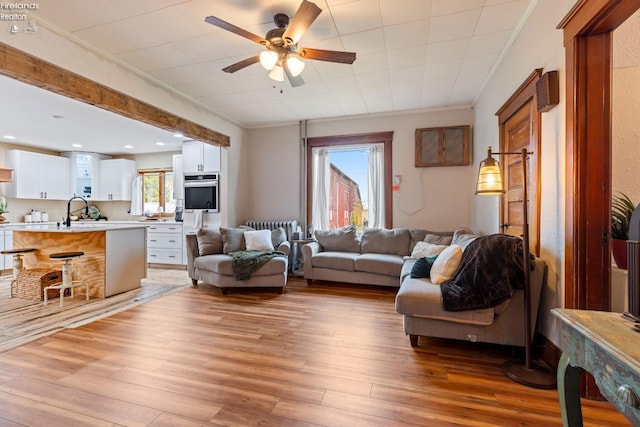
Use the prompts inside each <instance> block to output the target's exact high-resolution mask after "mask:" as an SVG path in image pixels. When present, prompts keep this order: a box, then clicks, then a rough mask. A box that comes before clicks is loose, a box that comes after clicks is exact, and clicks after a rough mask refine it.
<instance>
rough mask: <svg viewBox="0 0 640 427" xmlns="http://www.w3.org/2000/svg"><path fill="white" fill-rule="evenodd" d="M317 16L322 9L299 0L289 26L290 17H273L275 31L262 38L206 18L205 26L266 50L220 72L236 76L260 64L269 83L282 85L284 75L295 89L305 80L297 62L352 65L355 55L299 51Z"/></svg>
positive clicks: (213, 18)
mask: <svg viewBox="0 0 640 427" xmlns="http://www.w3.org/2000/svg"><path fill="white" fill-rule="evenodd" d="M320 12H322V9H320V8H319V7H318V6H316V5H315V3H312V2H310V1H307V0H302V3H301V4H300V7H298V11H297V12H296V14H295V15H294V16H293V18H292V19H291V22H289V17H288V16H287V15H285V14H284V13H278V14H276V15H275V16H274V17H273V22H274V23H275V24H276V27H277V28H274V29H272V30H270V31H269V32H267V34H266V35H265V37H264V38H262V37H260V36H258V35H256V34H253V33H251V32H249V31H246V30H243V29H242V28H240V27H236V26H235V25H233V24H230V23H228V22H226V21H223V20H222V19H220V18H217V17H215V16H208V17H206V18H205V22H208V23H209V24H211V25H215V26H216V27H219V28H222V29H223V30H227V31H231V32H232V33H235V34H237V35H239V36H242V37H245V38H247V39H249V40H251V41H253V42H256V43H259V44H261V45H263V46H264V47H265V48H266V50H264V51H262V52H261V53H260V54H258V55H255V56H252V57H250V58H246V59H243V60H242V61H240V62H236V63H235V64H232V65H229V66H228V67H225V68H223V69H222V71H225V72H227V73H235V72H236V71H238V70H241V69H243V68H245V67H248V66H249V65H252V64H255V63H256V62H260V64H261V65H262V66H263V67H264V68H266V69H267V70H270V72H269V77H271V79H273V80H277V81H284V76H285V75H286V76H287V78H288V79H289V83H291V86H293V87H297V86H300V85H302V84H304V80H302V77H300V73H301V72H302V70H303V69H304V62H303V61H301V60H300V59H314V60H318V61H328V62H338V63H342V64H353V61H355V60H356V54H355V53H354V52H341V51H335V50H324V49H311V48H307V47H304V48H303V47H301V48H298V41H299V40H300V39H301V38H302V36H303V35H304V33H305V32H306V31H307V29H308V28H309V27H310V26H311V24H312V23H313V21H315V20H316V18H317V17H318V15H320Z"/></svg>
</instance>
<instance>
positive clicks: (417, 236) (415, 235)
mask: <svg viewBox="0 0 640 427" xmlns="http://www.w3.org/2000/svg"><path fill="white" fill-rule="evenodd" d="M409 235H410V236H411V242H410V244H409V252H411V251H412V250H413V248H414V246H415V245H416V243H418V242H424V241H425V238H426V237H427V235H429V236H430V237H429V240H428V241H427V243H433V244H438V245H450V244H451V240H448V241H447V238H448V237H453V231H430V230H420V229H417V230H410V231H409ZM438 237H443V239H442V240H437V238H438Z"/></svg>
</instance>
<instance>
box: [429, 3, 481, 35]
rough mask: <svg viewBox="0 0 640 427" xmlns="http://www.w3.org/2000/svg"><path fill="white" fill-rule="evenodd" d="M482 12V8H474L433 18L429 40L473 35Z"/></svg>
mask: <svg viewBox="0 0 640 427" xmlns="http://www.w3.org/2000/svg"><path fill="white" fill-rule="evenodd" d="M480 12H481V9H473V10H470V11H467V12H461V13H456V14H452V15H443V16H436V17H434V18H432V19H431V25H430V26H429V41H430V42H431V43H437V42H443V41H448V40H456V39H461V38H465V37H471V35H473V32H474V29H475V28H476V25H477V23H478V19H479V18H480Z"/></svg>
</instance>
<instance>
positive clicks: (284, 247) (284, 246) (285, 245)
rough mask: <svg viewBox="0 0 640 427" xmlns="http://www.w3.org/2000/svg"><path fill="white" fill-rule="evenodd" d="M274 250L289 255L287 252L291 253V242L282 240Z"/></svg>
mask: <svg viewBox="0 0 640 427" xmlns="http://www.w3.org/2000/svg"><path fill="white" fill-rule="evenodd" d="M276 250H277V251H280V252H284V253H285V254H287V255H289V253H291V243H289V241H287V240H285V241H284V242H282V243H280V245H279V246H278V248H277V249H276Z"/></svg>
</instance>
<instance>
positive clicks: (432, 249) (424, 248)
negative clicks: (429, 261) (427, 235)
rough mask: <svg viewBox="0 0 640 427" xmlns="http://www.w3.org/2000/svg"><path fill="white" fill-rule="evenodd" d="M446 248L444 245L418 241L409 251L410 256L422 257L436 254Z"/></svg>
mask: <svg viewBox="0 0 640 427" xmlns="http://www.w3.org/2000/svg"><path fill="white" fill-rule="evenodd" d="M445 249H447V246H446V245H435V244H433V243H427V242H418V243H416V246H415V247H414V248H413V251H411V258H415V259H418V258H422V257H425V256H431V255H438V254H439V253H441V252H442V251H444V250H445Z"/></svg>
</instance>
